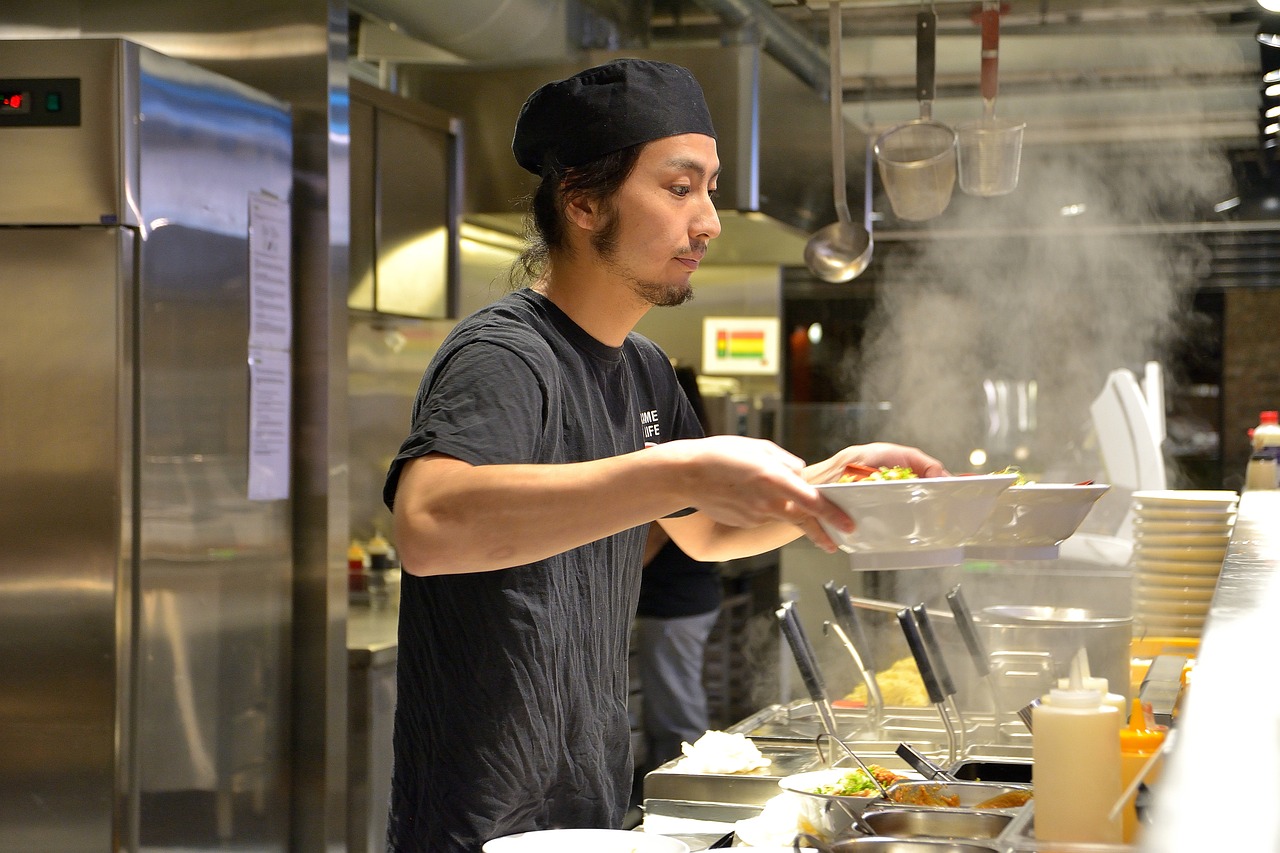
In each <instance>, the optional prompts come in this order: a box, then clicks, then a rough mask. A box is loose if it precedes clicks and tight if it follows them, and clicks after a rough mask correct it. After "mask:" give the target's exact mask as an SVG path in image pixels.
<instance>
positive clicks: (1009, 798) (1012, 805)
mask: <svg viewBox="0 0 1280 853" xmlns="http://www.w3.org/2000/svg"><path fill="white" fill-rule="evenodd" d="M1029 799H1031V792H1030V791H1005V792H1004V793H1003V794H996V795H995V796H994V797H988V798H987V799H985V800H983V801H982V802H980V803H978V804H977V805H976V806H974V808H975V809H1016V808H1021V807H1022V806H1025V805H1026V804H1027V800H1029Z"/></svg>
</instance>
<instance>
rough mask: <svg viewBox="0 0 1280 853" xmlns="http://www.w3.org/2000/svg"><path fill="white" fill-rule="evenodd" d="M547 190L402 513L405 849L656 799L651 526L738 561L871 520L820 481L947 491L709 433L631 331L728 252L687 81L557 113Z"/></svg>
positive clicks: (438, 375)
mask: <svg viewBox="0 0 1280 853" xmlns="http://www.w3.org/2000/svg"><path fill="white" fill-rule="evenodd" d="M512 149H513V152H514V154H515V158H516V160H517V162H518V163H519V164H520V165H521V166H522V167H524V168H525V169H527V170H528V171H530V172H532V173H533V174H534V175H536V176H538V178H539V179H540V181H541V182H540V184H539V186H538V188H537V190H536V192H535V194H534V196H533V199H532V211H531V226H532V227H531V229H530V232H531V238H530V240H529V243H528V248H527V250H526V251H525V253H524V254H523V255H522V256H521V258H520V260H519V263H518V264H517V267H516V270H515V272H516V275H515V276H514V278H515V279H516V282H517V287H518V289H516V290H514V291H513V292H511V293H509V294H508V295H506V296H505V297H503V298H501V299H500V300H498V301H497V302H496V303H494V304H493V305H491V306H489V307H487V308H484V309H481V310H480V311H478V312H477V313H475V314H473V315H472V316H470V317H468V318H466V319H465V320H463V321H462V322H461V323H459V324H458V326H457V327H456V328H455V329H454V331H453V332H452V333H451V334H450V335H449V336H448V338H447V339H446V340H445V341H444V342H443V344H442V345H441V347H440V350H439V352H438V353H437V354H436V356H435V357H434V358H433V359H432V361H431V364H430V365H429V366H428V367H427V369H426V373H425V375H424V376H423V379H422V383H421V386H420V388H419V391H418V395H417V398H416V400H415V403H414V407H413V416H412V426H411V429H410V433H409V436H408V438H406V439H405V441H404V443H403V444H402V446H401V448H400V451H399V453H398V454H397V455H396V457H395V459H394V460H393V462H392V464H391V468H390V471H389V473H388V475H387V481H386V487H385V492H384V497H385V500H386V502H387V505H388V506H389V507H390V508H391V509H392V511H393V513H394V517H395V533H396V545H397V547H398V549H399V552H400V555H401V558H402V560H403V565H404V572H405V577H404V580H403V585H402V589H401V607H400V629H399V659H398V665H397V676H398V686H397V704H396V716H395V735H394V750H395V760H394V776H393V783H392V795H391V811H390V825H389V830H388V835H389V838H388V849H389V850H392V851H400V853H408V851H415V853H417V851H460V852H461V851H466V853H475V851H477V850H478V849H479V848H480V846H481V845H482V844H483V843H484V842H485V841H487V840H489V839H492V838H496V837H500V836H504V835H509V834H512V833H516V832H523V831H529V830H537V829H548V828H556V827H605V828H609V827H613V828H616V827H618V826H619V825H620V823H621V821H622V819H623V815H624V813H625V811H626V808H627V804H628V797H629V794H630V786H631V782H632V769H631V756H630V730H629V723H628V717H627V707H626V700H627V640H628V629H629V626H630V624H631V616H632V614H633V613H634V612H635V607H636V598H637V594H638V589H639V582H640V571H641V554H642V551H643V548H644V542H645V531H646V526H647V524H648V523H649V522H651V521H653V520H655V519H656V520H657V522H658V523H659V524H660V525H661V526H662V528H663V529H664V530H665V531H666V532H667V534H668V535H670V537H671V538H672V539H673V540H674V541H675V542H677V543H679V545H680V547H681V548H682V549H684V550H685V551H686V552H687V553H689V554H690V555H693V556H695V557H697V558H698V559H702V560H710V561H721V560H726V559H731V558H736V557H742V556H746V555H750V554H756V553H760V552H762V551H766V550H770V549H773V548H777V547H779V546H781V545H783V544H784V543H786V542H789V541H791V540H793V539H795V538H797V537H799V536H801V535H805V536H808V537H809V538H810V539H811V540H812V541H813V542H814V543H815V544H816V545H817V546H818V547H820V548H822V549H824V550H827V551H832V550H834V548H835V545H834V543H833V542H832V540H831V538H830V537H829V536H828V535H827V534H826V533H825V532H824V531H823V529H822V527H821V525H820V524H819V522H820V521H825V522H827V523H829V524H831V525H833V526H834V527H836V528H838V529H840V530H843V531H846V532H847V531H850V530H852V529H853V528H854V521H853V520H852V519H850V518H849V517H848V516H846V515H845V514H844V513H843V512H841V511H840V510H839V509H838V508H837V507H836V506H835V505H834V504H832V503H830V502H829V501H827V500H826V499H825V498H823V497H822V496H821V495H820V494H819V491H818V490H817V489H815V488H814V486H813V485H812V484H813V483H817V482H824V481H831V480H834V479H836V477H837V476H838V475H839V473H840V472H841V471H842V470H843V467H844V465H845V464H846V463H848V462H862V463H865V464H871V465H908V466H911V467H913V468H914V469H915V470H916V471H917V472H918V473H920V474H921V475H923V476H931V475H937V474H940V473H943V471H942V466H941V465H940V464H939V463H938V461H937V460H935V459H933V458H931V457H929V456H927V455H926V454H924V453H923V452H921V451H919V450H916V449H914V448H907V447H902V446H898V445H892V444H871V445H865V446H859V447H850V448H846V449H845V450H842V451H840V452H839V453H838V454H836V455H835V456H833V457H831V458H830V459H827V460H825V461H823V462H820V463H817V464H815V465H811V466H808V467H806V466H805V464H804V462H803V461H802V460H800V459H798V458H796V457H795V456H793V455H792V454H791V453H788V452H787V451H785V450H783V449H782V448H780V447H778V446H777V445H775V444H773V443H771V442H768V441H763V440H758V439H751V438H745V437H741V436H714V437H709V438H704V437H702V430H701V427H700V426H699V424H698V421H697V418H696V417H695V416H694V413H693V410H692V408H691V406H690V404H689V401H688V399H687V398H686V397H685V395H684V393H683V391H682V390H681V388H680V385H679V384H678V382H677V381H676V378H675V375H674V372H673V370H672V367H671V364H670V361H669V360H668V359H667V357H666V356H665V355H664V354H663V352H662V351H661V350H660V349H659V348H658V347H657V346H656V345H655V344H653V343H652V342H651V341H649V340H647V339H645V338H644V337H642V336H640V335H638V334H636V333H635V332H633V331H632V329H633V327H634V326H635V325H636V323H637V321H639V320H640V318H641V317H643V316H644V315H645V313H647V312H648V311H649V310H650V309H651V308H653V307H654V306H675V305H679V304H681V303H683V302H685V301H687V300H688V299H690V298H691V297H692V295H693V289H692V285H691V279H692V278H693V275H694V273H695V272H696V270H697V268H698V266H699V264H700V263H701V262H702V260H703V257H704V255H705V254H706V252H707V247H708V244H709V243H710V242H711V241H712V240H713V239H714V238H715V237H716V236H717V235H718V234H719V233H720V222H719V219H718V217H717V215H716V210H715V204H714V198H715V191H716V183H717V181H718V180H719V172H720V162H719V159H718V157H717V153H716V136H715V129H714V128H713V127H712V123H711V117H710V115H709V113H708V111H707V106H706V102H705V101H704V99H703V94H702V90H701V88H700V87H699V85H698V83H697V81H696V80H695V79H694V78H693V76H692V75H691V74H690V73H689V72H688V71H687V70H686V69H684V68H681V67H679V66H676V65H671V64H667V63H663V62H653V61H646V60H635V59H625V60H619V61H615V62H611V63H609V64H607V65H602V66H599V67H596V68H590V69H588V70H585V71H582V72H580V73H578V74H575V75H573V76H572V77H569V78H568V79H565V80H560V81H556V82H553V83H549V84H547V85H545V86H543V87H542V88H540V89H538V90H537V91H536V92H534V93H533V94H532V95H531V96H530V97H529V98H528V100H527V101H526V102H525V104H524V106H523V107H522V108H521V111H520V114H519V116H518V118H517V120H516V127H515V136H514V140H513V143H512Z"/></svg>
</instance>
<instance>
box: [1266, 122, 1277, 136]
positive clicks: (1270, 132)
mask: <svg viewBox="0 0 1280 853" xmlns="http://www.w3.org/2000/svg"><path fill="white" fill-rule="evenodd" d="M1262 132H1263V133H1265V134H1266V135H1267V136H1275V135H1276V134H1277V133H1280V124H1275V123H1272V124H1269V125H1267V126H1266V127H1264V128H1262Z"/></svg>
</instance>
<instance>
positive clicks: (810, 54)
mask: <svg viewBox="0 0 1280 853" xmlns="http://www.w3.org/2000/svg"><path fill="white" fill-rule="evenodd" d="M695 2H696V3H697V4H698V5H699V6H701V7H702V8H704V9H706V10H707V11H709V12H714V13H715V14H716V15H719V16H720V19H721V20H722V21H724V22H725V24H726V25H728V26H730V27H735V28H746V27H754V28H755V29H756V31H757V32H758V33H759V35H760V37H761V38H762V39H763V48H764V51H765V53H767V54H769V55H770V56H772V57H773V58H774V59H776V60H777V61H778V63H779V64H780V65H782V66H783V67H784V68H786V69H787V70H788V71H790V72H791V73H792V74H795V75H796V76H797V77H799V78H800V79H801V80H803V81H804V82H805V83H807V84H808V85H809V86H811V87H812V88H813V89H814V91H816V92H818V93H819V94H821V95H822V96H823V97H824V98H825V97H826V95H827V92H828V91H829V90H830V83H829V79H830V71H829V66H828V65H827V57H826V55H825V54H824V53H823V52H822V51H821V50H819V48H818V46H817V45H816V44H814V43H813V42H812V41H810V40H809V39H808V38H806V37H805V35H804V34H803V33H802V32H800V30H798V29H796V27H795V26H794V25H793V24H791V23H790V22H789V21H787V20H786V19H784V18H782V17H780V16H779V15H778V13H777V12H775V11H774V10H773V7H772V6H771V5H769V3H768V2H767V0H695Z"/></svg>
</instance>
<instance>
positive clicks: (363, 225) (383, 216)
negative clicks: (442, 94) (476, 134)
mask: <svg viewBox="0 0 1280 853" xmlns="http://www.w3.org/2000/svg"><path fill="white" fill-rule="evenodd" d="M459 151H460V130H459V123H458V121H457V120H456V119H453V118H451V117H450V116H448V115H447V114H445V113H442V112H441V111H439V110H437V109H435V108H433V107H430V106H428V105H426V104H423V103H419V102H416V101H411V100H408V99H406V98H401V97H398V96H396V95H393V94H391V93H389V92H385V91H382V90H381V89H377V88H374V87H372V86H367V85H364V84H361V83H359V82H358V81H352V83H351V288H350V291H349V294H348V302H347V304H348V305H349V307H351V308H354V309H358V310H365V311H376V312H378V313H382V314H393V315H398V316H406V317H422V318H443V317H448V316H450V315H451V313H452V309H453V307H454V303H455V297H454V292H455V290H456V282H457V263H458V251H457V247H458V199H459V195H460V194H459V187H460V183H461V180H460V171H459V168H460V160H459Z"/></svg>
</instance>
